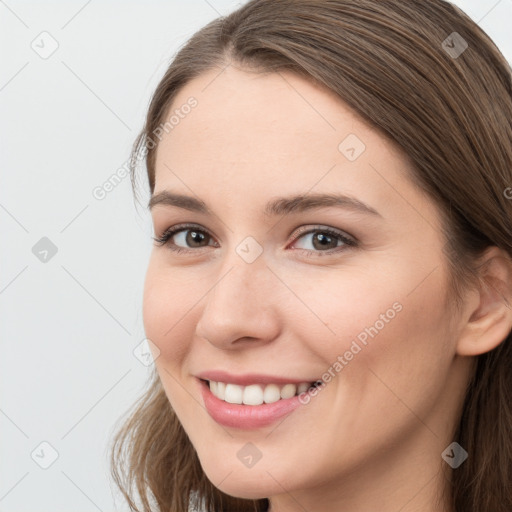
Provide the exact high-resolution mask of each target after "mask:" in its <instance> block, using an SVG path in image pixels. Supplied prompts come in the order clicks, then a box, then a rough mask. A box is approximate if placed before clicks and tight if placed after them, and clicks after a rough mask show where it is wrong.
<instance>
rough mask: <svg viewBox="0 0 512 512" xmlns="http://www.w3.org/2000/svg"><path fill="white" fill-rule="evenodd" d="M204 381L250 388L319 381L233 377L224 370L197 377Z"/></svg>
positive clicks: (270, 376)
mask: <svg viewBox="0 0 512 512" xmlns="http://www.w3.org/2000/svg"><path fill="white" fill-rule="evenodd" d="M196 377H197V378H199V379H203V380H213V381H214V382H225V383H226V384H227V383H230V384H238V385H239V386H249V385H250V384H300V383H301V382H314V381H315V380H318V379H311V380H308V379H302V380H297V379H292V378H286V377H277V376H274V375H258V374H256V373H246V374H244V375H231V374H229V373H227V372H224V371H222V370H211V371H207V372H202V373H199V374H197V375H196Z"/></svg>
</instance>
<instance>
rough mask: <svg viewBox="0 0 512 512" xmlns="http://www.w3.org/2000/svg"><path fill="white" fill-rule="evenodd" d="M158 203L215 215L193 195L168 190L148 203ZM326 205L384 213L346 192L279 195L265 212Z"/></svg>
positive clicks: (268, 205)
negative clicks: (345, 193)
mask: <svg viewBox="0 0 512 512" xmlns="http://www.w3.org/2000/svg"><path fill="white" fill-rule="evenodd" d="M157 205H159V206H174V207H177V208H183V209H184V210H189V211H192V212H198V213H203V214H205V215H213V212H212V211H211V210H210V209H209V208H208V206H207V205H206V203H204V202H203V201H201V200H200V199H197V198H195V197H192V196H186V195H182V194H175V193H172V192H169V191H167V190H164V191H162V192H159V193H158V194H156V195H153V196H151V198H150V200H149V203H148V208H149V210H152V209H153V208H154V207H155V206H157ZM325 207H337V208H344V209H347V210H352V211H355V212H359V213H365V214H370V215H374V216H378V217H382V215H381V214H380V213H379V212H378V211H377V210H375V209H374V208H372V207H371V206H369V205H367V204H365V203H363V202H362V201H359V200H358V199H356V198H354V197H350V196H347V195H344V194H308V195H296V196H289V197H278V198H274V199H272V200H270V201H269V202H268V203H267V205H266V207H265V210H264V214H265V216H267V217H270V216H278V215H285V214H289V213H299V212H304V211H308V210H313V209H317V208H325Z"/></svg>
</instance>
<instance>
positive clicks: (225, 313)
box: [197, 240, 277, 348]
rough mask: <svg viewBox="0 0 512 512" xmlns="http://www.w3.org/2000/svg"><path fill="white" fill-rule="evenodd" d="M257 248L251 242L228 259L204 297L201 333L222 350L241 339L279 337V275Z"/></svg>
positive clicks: (238, 248) (246, 243)
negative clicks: (274, 288) (276, 293)
mask: <svg viewBox="0 0 512 512" xmlns="http://www.w3.org/2000/svg"><path fill="white" fill-rule="evenodd" d="M251 244H252V245H251ZM255 248H256V247H255V245H254V243H253V242H251V241H250V240H247V241H245V242H242V243H241V244H239V245H238V246H237V247H236V248H235V249H234V250H233V252H232V253H231V254H230V255H229V256H226V257H225V260H224V262H223V264H222V265H221V266H220V267H219V268H220V271H219V273H218V275H217V277H216V279H215V283H214V284H213V286H212V288H211V289H210V291H209V292H208V293H207V294H206V296H205V298H204V301H205V302H204V305H203V309H202V312H201V316H200V319H199V321H198V324H197V334H198V336H200V337H203V338H206V339H207V340H209V341H210V342H211V343H213V344H214V345H217V346H219V347H223V348H227V347H231V346H232V345H233V344H234V343H235V342H236V341H237V340H239V339H240V338H253V339H254V340H256V339H259V340H269V339H271V338H273V337H274V336H275V335H276V330H277V311H276V308H275V304H274V302H273V301H274V294H272V293H271V288H272V281H273V280H275V276H273V274H272V272H270V270H269V269H268V268H267V265H266V261H265V258H264V257H263V254H262V252H260V254H259V255H257V254H256V253H255V252H254V250H255Z"/></svg>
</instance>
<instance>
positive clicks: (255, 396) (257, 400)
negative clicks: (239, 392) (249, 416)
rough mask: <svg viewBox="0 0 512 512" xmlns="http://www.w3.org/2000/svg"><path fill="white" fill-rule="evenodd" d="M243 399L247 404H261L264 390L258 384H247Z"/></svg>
mask: <svg viewBox="0 0 512 512" xmlns="http://www.w3.org/2000/svg"><path fill="white" fill-rule="evenodd" d="M242 401H243V403H244V404H245V405H261V404H262V403H263V390H262V389H261V387H260V386H259V385H258V384H253V385H252V386H245V389H244V397H243V400H242Z"/></svg>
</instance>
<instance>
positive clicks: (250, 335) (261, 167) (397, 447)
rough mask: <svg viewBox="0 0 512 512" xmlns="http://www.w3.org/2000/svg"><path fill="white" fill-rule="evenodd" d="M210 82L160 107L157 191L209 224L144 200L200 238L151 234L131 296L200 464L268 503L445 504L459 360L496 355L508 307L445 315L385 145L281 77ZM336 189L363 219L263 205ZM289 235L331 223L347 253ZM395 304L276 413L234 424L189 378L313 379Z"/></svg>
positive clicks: (331, 102)
mask: <svg viewBox="0 0 512 512" xmlns="http://www.w3.org/2000/svg"><path fill="white" fill-rule="evenodd" d="M219 73H220V72H219V70H218V69H215V70H212V71H209V72H207V73H204V74H202V75H200V76H199V77H197V78H196V79H194V80H193V81H191V82H189V83H188V84H186V85H185V87H184V88H183V89H182V90H181V91H180V93H179V94H178V95H177V97H176V98H175V100H174V102H173V104H172V106H171V110H174V109H175V108H179V107H180V105H183V104H185V103H186V101H187V99H188V98H189V97H190V96H194V97H195V98H196V99H197V101H198V105H197V107H196V108H195V109H193V110H192V111H191V113H190V114H189V115H187V116H185V117H184V118H183V119H181V120H180V123H179V124H178V125H176V126H175V127H174V128H173V129H172V130H170V131H169V133H166V134H164V135H163V137H162V140H161V141H160V143H159V146H158V151H157V159H156V184H155V191H154V194H158V193H159V192H161V191H163V190H169V191H173V192H176V193H181V194H185V195H189V196H192V197H196V198H200V199H201V200H203V201H204V202H205V203H206V204H207V205H208V207H209V208H210V209H211V210H212V211H213V212H214V215H205V214H202V213H197V212H192V211H188V210H186V209H182V208H177V207H175V206H169V205H157V206H155V207H153V208H152V210H151V215H152V220H153V225H154V231H155V236H156V237H158V236H161V235H162V233H163V232H164V231H165V230H166V229H168V228H169V227H171V226H175V225H178V224H180V223H193V224H197V225H198V229H202V230H204V231H205V232H206V235H205V239H204V241H203V242H202V244H201V243H198V244H197V245H190V243H191V241H190V240H189V242H188V243H189V245H187V242H186V238H185V235H186V234H187V233H188V234H189V233H190V231H189V232H181V234H177V235H175V236H174V237H173V238H172V239H171V240H170V241H169V242H168V244H167V245H164V246H161V245H158V244H156V243H155V246H154V248H153V250H152V254H151V257H150V261H149V266H148V269H147V275H146V281H145V289H144V304H143V305H144V307H143V318H144V327H145V331H146V335H147V337H148V338H149V339H150V340H151V341H152V342H153V343H154V347H153V348H154V351H155V354H156V348H155V347H158V354H156V355H158V357H157V358H156V368H157V371H158V373H159V375H160V378H161V381H162V384H163V387H164V389H165V392H166V394H167V396H168V398H169V400H170V403H171V405H172V407H173V408H174V410H175V411H176V413H177V415H178V417H179V419H180V421H181V422H182V424H183V427H184V428H185V430H186V432H187V434H188V436H189V437H190V440H191V442H192V443H193V445H194V447H195V448H196V450H197V453H198V456H199V459H200V462H201V465H202V467H203V470H204V471H205V473H206V475H207V477H208V478H209V479H210V480H211V481H212V482H213V484H214V485H216V486H218V488H219V489H221V490H222V491H224V492H225V493H227V494H230V495H233V496H239V497H244V498H263V497H270V499H271V510H272V511H273V512H287V511H292V510H293V511H296V510H307V511H309V512H314V511H323V512H326V511H327V512H329V511H350V512H370V511H372V512H374V511H375V510H379V511H380V512H388V511H389V512H397V511H398V510H400V511H401V512H412V511H415V512H427V511H429V512H430V511H432V512H433V511H434V510H435V511H436V512H439V511H449V510H451V509H450V508H449V505H448V504H447V503H446V502H445V500H444V499H443V498H442V491H443V490H445V489H446V488H447V485H448V482H449V472H448V471H447V470H449V468H448V466H447V464H446V463H445V462H444V461H443V459H442V458H441V453H442V452H443V451H444V450H445V448H446V447H447V446H448V445H449V444H450V443H451V442H452V441H453V429H454V427H455V424H456V421H457V419H458V414H459V413H460V407H461V403H462V400H463V396H464V388H465V385H466V382H467V380H468V377H469V375H470V371H471V367H472V366H471V364H472V362H473V360H474V358H473V357H471V356H474V355H476V354H477V353H481V352H484V351H486V350H490V349H491V348H493V347H494V346H496V345H497V344H498V343H499V342H500V341H501V340H502V339H503V338H504V336H505V335H506V329H507V328H510V325H511V323H512V321H511V320H510V317H509V316H508V317H507V316H506V315H505V314H503V315H502V316H503V318H502V324H500V325H501V326H502V329H501V330H500V329H498V330H496V329H494V331H492V333H491V334H490V335H489V334H488V332H487V331H485V329H484V327H483V326H482V325H481V324H479V323H478V322H477V320H480V319H481V318H482V317H484V316H485V314H487V310H493V311H494V309H493V308H490V307H489V308H487V310H486V311H483V309H482V307H483V306H484V305H485V304H491V303H492V300H495V297H493V296H491V295H489V296H484V295H483V294H482V293H479V292H478V291H472V292H468V294H467V296H466V297H465V301H464V304H463V307H462V308H461V309H460V310H455V309H454V307H453V301H452V300H451V295H450V290H449V288H448V276H449V270H448V266H447V262H446V258H445V255H444V254H443V252H442V250H443V245H444V244H445V240H444V239H443V236H442V233H441V227H440V226H441V225H440V215H439V211H438V209H437V208H436V207H435V205H434V203H433V201H432V200H431V199H430V198H429V197H427V196H426V195H425V194H424V193H423V192H422V191H421V190H420V189H419V188H418V187H417V186H416V185H414V184H413V182H412V181H411V180H410V179H409V176H410V173H411V162H410V161H409V160H408V158H407V157H406V155H404V154H403V153H401V152H400V150H399V148H398V147H397V146H395V145H394V144H393V143H392V142H391V141H390V140H388V139H386V138H384V136H383V135H382V134H380V133H379V132H377V130H375V129H374V128H372V127H371V126H369V125H368V124H366V123H365V122H364V121H363V120H361V119H360V118H358V116H357V115H356V114H355V113H353V112H352V111H351V110H350V108H349V107H348V106H347V105H346V104H345V103H343V102H342V101H341V100H340V99H339V98H337V97H336V96H334V95H333V94H332V93H331V92H329V91H327V90H325V89H323V88H321V87H319V86H317V85H313V84H312V83H310V82H308V81H306V80H305V79H303V78H300V77H297V76H294V75H293V74H290V73H280V74H275V73H274V74H257V73H254V72H249V71H244V70H242V69H241V68H239V67H237V66H235V65H233V64H232V65H230V66H228V67H227V68H226V69H225V71H224V72H222V73H220V74H219ZM349 134H355V135H356V136H357V137H358V138H359V139H360V140H361V141H362V142H363V143H364V144H365V146H366V150H365V151H364V152H363V153H362V154H361V155H360V156H359V157H358V158H357V159H356V160H355V161H349V160H348V159H347V158H346V156H345V155H344V154H343V153H342V152H340V150H339V149H338V146H339V144H340V142H342V141H343V140H344V139H345V138H346V137H347V136H348V135H349ZM333 192H336V193H343V194H346V195H349V196H351V197H353V198H356V199H358V200H359V201H362V202H364V203H366V204H367V205H369V206H371V207H372V208H374V209H375V210H377V211H378V213H379V214H380V215H370V214H366V213H361V212H355V211H353V210H350V209H346V208H339V207H334V206H330V207H323V208H319V209H314V210H310V211H306V212H300V213H288V214H287V215H284V216H283V215H281V216H272V217H265V215H264V213H263V209H264V207H265V204H266V203H267V201H269V200H270V199H273V198H276V197H280V196H288V195H293V194H313V193H333ZM300 227H304V228H310V229H311V230H312V229H314V228H316V229H317V231H315V232H314V233H318V232H320V233H322V228H325V227H330V228H332V229H335V230H338V231H340V232H341V233H342V234H346V235H348V236H349V237H353V238H355V239H356V240H357V245H356V246H347V245H344V244H343V243H342V242H341V241H339V242H337V239H336V238H334V244H333V245H330V246H328V249H327V250H329V247H333V246H334V247H335V248H334V249H331V250H330V253H326V249H323V248H322V247H321V246H319V245H318V244H317V245H314V242H313V234H314V233H313V234H311V233H309V234H301V235H299V237H298V238H296V233H297V229H298V228H300ZM307 231H308V229H305V231H304V233H306V232H307ZM208 233H209V234H210V235H211V236H210V237H209V236H208ZM248 236H251V237H253V238H254V239H255V240H256V241H257V242H258V243H259V244H260V246H261V248H262V250H263V252H262V254H261V255H260V256H259V257H258V258H257V259H256V260H255V261H254V262H252V263H247V262H246V261H244V259H242V258H241V257H240V256H239V254H238V253H237V252H236V250H235V249H236V247H237V246H238V245H239V244H240V242H242V241H243V240H244V239H245V238H246V237H248ZM173 243H175V244H176V245H179V246H180V247H181V248H183V249H188V251H189V252H182V253H176V252H173V251H172V250H171V247H172V244H173ZM192 243H193V240H192ZM337 244H338V246H337V247H336V245H337ZM333 251H334V252H333ZM336 251H337V252H336ZM491 256H492V254H491ZM500 268H501V267H500ZM394 303H399V304H400V306H401V310H400V312H398V313H396V315H395V316H394V318H393V319H391V320H389V321H388V322H386V323H385V326H384V327H383V328H382V329H380V330H379V332H378V334H377V335H376V336H375V337H374V338H370V339H369V341H368V344H367V345H366V346H363V348H362V349H361V350H360V351H359V352H358V353H357V354H356V355H354V356H353V358H352V359H351V360H350V361H348V364H346V365H345V366H344V367H343V369H342V370H341V371H340V372H337V373H336V372H335V377H334V378H332V380H331V381H330V382H329V383H328V384H326V386H325V387H324V388H323V389H322V390H321V391H320V392H319V393H318V394H317V396H316V397H314V398H313V399H312V400H311V402H310V403H309V404H307V405H304V406H301V407H300V408H299V409H297V410H295V411H294V412H293V413H292V414H291V415H289V416H288V417H286V418H285V419H284V420H282V421H280V422H277V423H276V424H273V425H272V426H270V427H265V428H261V429H258V430H251V431H247V430H241V429H235V428H226V427H223V426H220V425H219V424H217V423H216V422H215V421H214V420H213V419H212V418H211V417H210V416H209V414H208V413H207V411H206V410H205V408H204V404H203V400H202V397H201V394H200V392H199V386H198V383H197V379H196V377H195V375H197V374H198V373H199V372H201V371H205V370H211V369H222V370H226V371H228V372H230V373H232V374H243V373H259V374H267V375H268V374H271V375H281V376H285V377H291V378H294V379H297V378H300V379H303V380H304V381H313V380H315V379H318V378H320V377H321V376H322V375H323V374H324V372H326V371H327V370H328V368H332V367H333V364H334V363H335V362H336V361H337V360H338V356H340V355H341V356H343V354H345V352H346V351H347V350H349V349H350V347H351V343H352V342H353V340H354V339H356V337H357V335H358V334H360V333H361V332H362V331H364V329H365V328H367V327H369V326H373V325H374V324H375V323H376V321H377V320H379V319H380V318H382V317H381V315H382V314H385V313H386V311H387V310H389V309H390V308H392V305H393V304H394ZM479 311H481V314H479V313H478V312H479ZM500 318H501V317H500ZM487 321H489V319H488V318H487ZM491 330H492V329H491ZM502 335H503V337H501V336H502ZM500 337H501V339H500ZM477 339H478V340H479V341H478V342H477V341H475V340H477ZM360 345H361V344H360ZM248 442H251V443H253V444H254V445H255V446H256V447H257V449H258V450H259V451H260V452H261V459H260V460H259V461H258V462H257V463H256V464H255V465H254V466H253V467H251V468H248V467H246V466H245V465H244V464H242V463H241V461H240V460H239V458H238V457H237V452H238V451H239V450H240V449H241V448H242V447H243V446H244V445H245V444H246V443H248ZM438 501H439V503H438Z"/></svg>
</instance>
